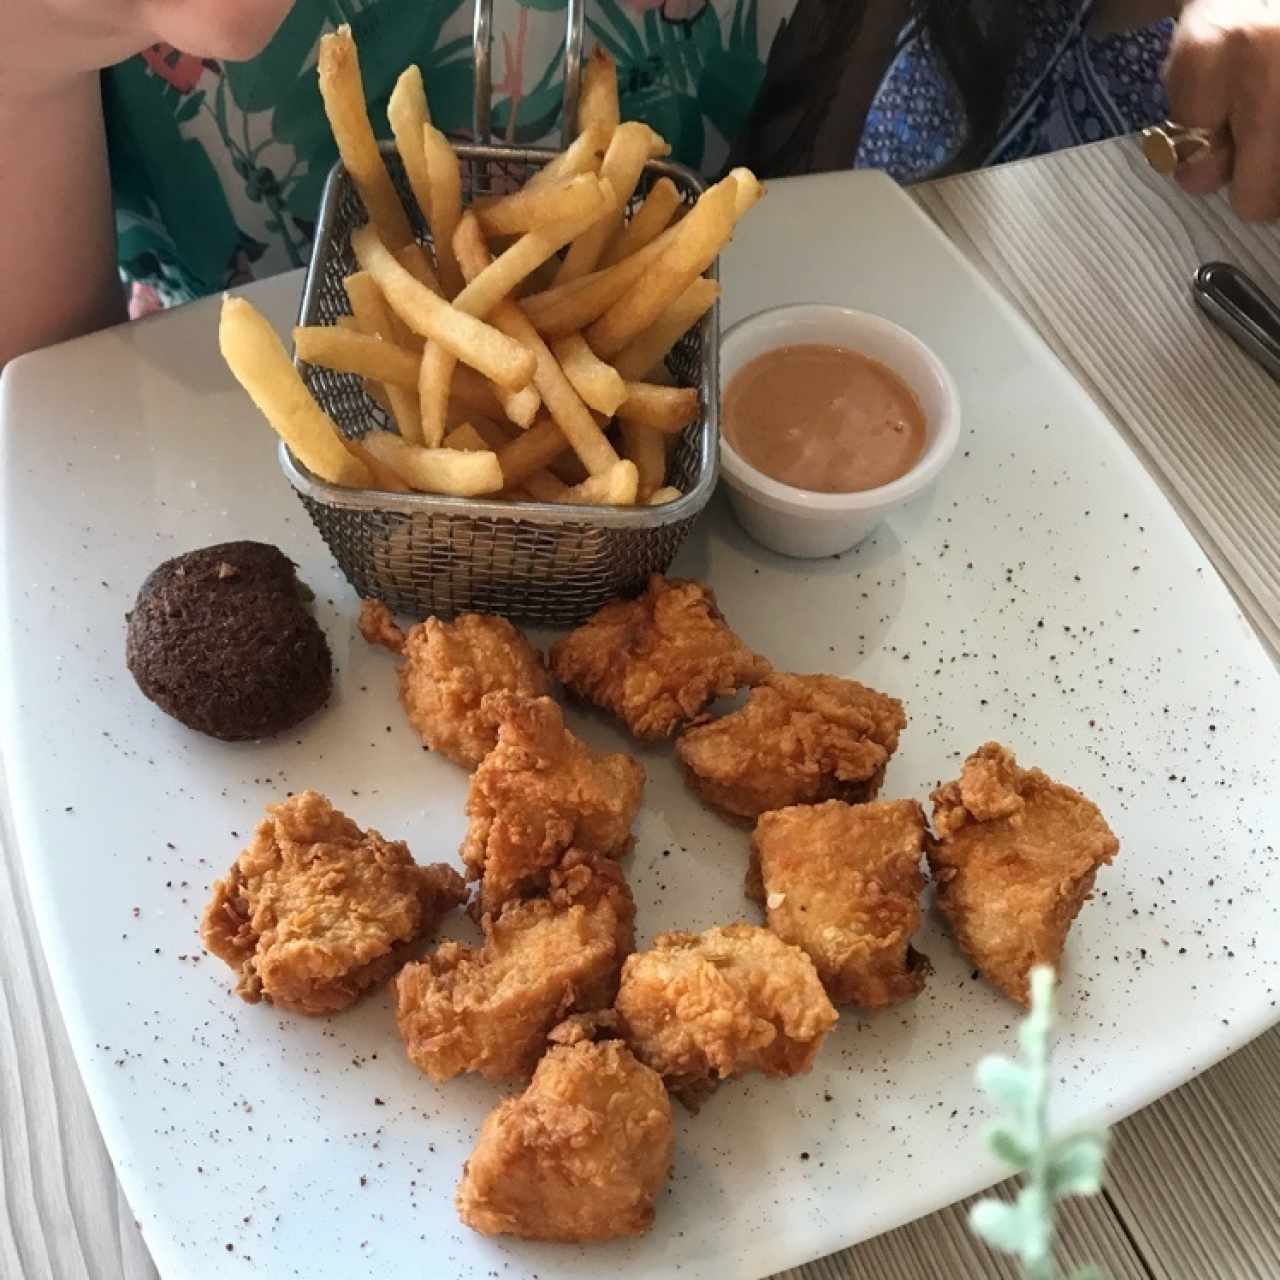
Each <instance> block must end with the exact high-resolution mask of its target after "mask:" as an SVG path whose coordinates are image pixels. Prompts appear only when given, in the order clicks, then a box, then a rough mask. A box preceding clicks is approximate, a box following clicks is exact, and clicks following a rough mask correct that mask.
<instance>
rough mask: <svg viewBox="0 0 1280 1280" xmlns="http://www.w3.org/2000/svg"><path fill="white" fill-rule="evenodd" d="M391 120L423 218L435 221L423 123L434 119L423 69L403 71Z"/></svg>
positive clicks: (392, 100) (390, 107) (391, 103)
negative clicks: (428, 103)
mask: <svg viewBox="0 0 1280 1280" xmlns="http://www.w3.org/2000/svg"><path fill="white" fill-rule="evenodd" d="M387 121H388V123H389V124H390V125H391V135H392V137H394V138H395V140H396V150H397V151H398V152H399V153H400V160H401V162H402V163H403V164H404V172H405V177H407V178H408V179H409V186H410V188H411V189H412V190H413V196H414V199H415V200H417V202H418V208H419V209H421V210H422V216H423V219H424V220H425V221H426V223H427V225H428V226H430V224H431V180H430V178H429V177H428V176H427V156H426V152H425V150H424V149H423V146H422V126H423V125H426V124H430V123H431V109H430V107H428V105H427V91H426V90H425V89H424V88H423V85H422V72H421V70H419V68H418V67H417V66H408V67H405V69H404V70H403V71H402V72H401V73H400V79H399V80H397V81H396V87H395V88H394V89H392V91H391V97H390V99H389V100H388V102H387Z"/></svg>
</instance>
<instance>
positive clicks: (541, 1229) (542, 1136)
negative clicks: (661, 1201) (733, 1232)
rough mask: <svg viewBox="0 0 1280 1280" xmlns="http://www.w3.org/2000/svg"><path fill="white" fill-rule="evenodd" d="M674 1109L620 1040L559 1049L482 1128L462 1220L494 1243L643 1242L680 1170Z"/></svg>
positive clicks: (465, 1183)
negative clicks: (675, 1158)
mask: <svg viewBox="0 0 1280 1280" xmlns="http://www.w3.org/2000/svg"><path fill="white" fill-rule="evenodd" d="M674 1141H675V1140H674V1133H673V1126H672V1122H671V1102H670V1100H669V1099H668V1097H667V1091H666V1090H665V1089H664V1088H663V1087H662V1079H661V1077H660V1076H659V1075H658V1074H657V1073H656V1072H654V1071H651V1070H650V1069H649V1068H648V1067H646V1066H643V1065H641V1063H639V1062H637V1061H636V1059H635V1057H634V1056H633V1055H632V1053H631V1051H630V1050H629V1049H628V1048H627V1046H626V1045H625V1044H623V1043H622V1042H621V1041H620V1040H607V1041H605V1042H604V1043H602V1044H594V1043H592V1042H591V1041H590V1040H589V1039H580V1040H578V1041H577V1042H576V1043H571V1044H557V1045H554V1046H553V1047H552V1048H551V1049H549V1050H548V1051H547V1054H546V1056H545V1057H544V1058H543V1059H542V1061H541V1062H539V1063H538V1069H537V1071H536V1072H535V1073H534V1076H533V1081H532V1083H531V1084H530V1085H529V1087H528V1088H527V1089H526V1090H525V1091H524V1093H523V1094H521V1095H520V1097H518V1098H508V1099H507V1100H506V1101H505V1102H500V1103H499V1104H498V1105H497V1107H495V1108H494V1110H493V1111H492V1112H490V1114H489V1117H488V1119H486V1120H485V1122H484V1126H483V1128H481V1130H480V1137H479V1139H478V1140H477V1142H476V1148H475V1150H474V1151H473V1152H472V1153H471V1158H470V1159H469V1160H468V1161H467V1163H466V1166H465V1167H464V1169H463V1171H462V1181H461V1182H460V1183H459V1185H458V1194H457V1206H458V1216H459V1217H460V1218H461V1219H462V1221H463V1222H464V1223H466V1225H467V1226H469V1227H471V1228H473V1229H474V1230H476V1231H479V1232H480V1233H481V1234H483V1235H486V1236H496V1235H511V1236H519V1237H521V1238H523V1239H526V1240H556V1241H561V1242H564V1243H575V1242H580V1241H587V1240H612V1239H616V1238H618V1237H621V1236H637V1235H642V1234H643V1233H644V1232H646V1231H648V1230H649V1228H650V1227H651V1226H652V1225H653V1205H654V1201H655V1200H656V1199H657V1196H658V1193H659V1192H660V1191H661V1190H662V1188H663V1187H664V1186H665V1185H666V1181H667V1178H668V1176H669V1175H670V1173H671V1154H672V1148H673V1146H674Z"/></svg>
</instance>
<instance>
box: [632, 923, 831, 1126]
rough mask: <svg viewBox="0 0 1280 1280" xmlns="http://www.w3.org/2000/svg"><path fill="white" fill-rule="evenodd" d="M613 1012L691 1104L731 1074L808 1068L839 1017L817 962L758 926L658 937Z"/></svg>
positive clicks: (636, 961) (641, 955) (645, 1057)
mask: <svg viewBox="0 0 1280 1280" xmlns="http://www.w3.org/2000/svg"><path fill="white" fill-rule="evenodd" d="M614 1008H615V1009H616V1010H617V1013H618V1022H619V1026H620V1027H621V1029H622V1032H623V1034H624V1035H625V1036H626V1038H627V1041H628V1043H629V1044H630V1045H631V1047H632V1049H634V1050H635V1053H636V1056H637V1057H638V1058H639V1059H640V1061H641V1062H644V1063H647V1064H648V1065H649V1066H651V1067H652V1068H653V1069H654V1070H655V1071H657V1072H659V1073H660V1074H661V1075H662V1076H663V1078H664V1079H665V1080H666V1082H667V1086H668V1088H670V1089H671V1091H672V1092H673V1093H674V1094H675V1095H676V1096H677V1097H679V1098H680V1099H681V1100H682V1101H684V1102H685V1103H686V1104H687V1105H688V1106H689V1107H690V1109H692V1110H696V1109H697V1106H698V1104H699V1103H700V1102H701V1100H702V1099H703V1098H705V1097H706V1095H707V1094H708V1093H710V1092H711V1090H712V1089H714V1087H715V1085H716V1083H717V1081H718V1080H722V1079H724V1078H725V1077H727V1076H734V1075H741V1074H743V1073H744V1072H747V1071H762V1072H764V1074H765V1075H769V1076H794V1075H800V1074H802V1073H804V1072H806V1071H808V1070H809V1068H810V1067H811V1066H812V1065H813V1059H814V1056H815V1055H816V1054H817V1052H818V1047H819V1046H820V1045H821V1044H822V1041H823V1038H824V1037H825V1036H826V1034H827V1032H828V1031H830V1030H831V1028H832V1027H833V1026H835V1022H836V1011H835V1009H833V1008H832V1006H831V1001H830V1000H829V999H828V998H827V994H826V992H825V991H823V989H822V983H821V982H819V981H818V974H817V972H816V970H815V969H814V967H813V961H812V960H810V959H809V957H808V956H807V955H805V953H804V952H803V951H801V950H800V948H799V947H793V946H791V945H789V944H788V943H786V942H783V941H782V939H781V938H779V937H777V936H776V935H775V934H773V933H770V932H769V930H768V929H761V928H759V927H758V926H756V925H750V924H730V925H725V926H723V927H717V928H714V929H708V930H707V931H706V932H705V933H702V934H696V933H661V934H659V935H658V936H657V937H656V938H655V939H654V942H653V949H652V950H651V951H642V952H637V953H636V954H635V955H633V956H629V957H628V958H627V962H626V964H624V965H623V966H622V984H621V986H620V987H619V988H618V998H617V1000H616V1001H615V1002H614Z"/></svg>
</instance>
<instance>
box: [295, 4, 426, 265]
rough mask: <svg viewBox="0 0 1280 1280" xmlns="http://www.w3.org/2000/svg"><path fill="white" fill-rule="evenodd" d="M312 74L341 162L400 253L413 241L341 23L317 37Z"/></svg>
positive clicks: (349, 40) (384, 235)
mask: <svg viewBox="0 0 1280 1280" xmlns="http://www.w3.org/2000/svg"><path fill="white" fill-rule="evenodd" d="M316 71H317V74H318V76H319V80H320V97H321V98H322V99H323V100H324V111H325V115H327V116H328V117H329V127H330V128H331V129H332V130H333V139H334V141H335V142H336V143H337V145H338V154H339V155H340V156H341V157H342V163H343V164H344V165H345V166H346V169H347V172H348V173H349V174H350V175H351V180H352V181H353V182H354V183H355V185H356V190H357V191H359V193H360V198H361V200H363V201H364V204H365V208H366V209H368V210H369V216H370V218H372V220H373V222H374V224H375V225H376V226H377V228H378V230H379V232H380V233H381V237H382V239H383V241H384V242H385V243H386V244H387V245H389V246H390V247H391V248H392V249H399V248H400V247H401V246H402V245H406V244H408V243H410V241H412V239H413V230H412V228H411V227H410V226H409V218H408V215H407V214H406V213H405V211H404V206H403V205H402V204H401V203H400V197H399V195H398V194H397V193H396V189H395V186H394V185H393V183H392V181H391V175H390V174H389V173H388V172H387V166H386V165H385V164H384V163H383V160H382V153H381V152H380V151H379V150H378V143H377V140H376V139H375V138H374V136H373V126H372V125H371V124H370V123H369V113H368V111H367V110H366V109H365V98H364V81H363V80H362V79H361V76H360V60H359V57H358V56H357V54H356V45H355V41H354V40H353V39H352V38H351V28H350V27H349V26H348V25H347V24H346V23H345V22H344V23H343V24H342V26H340V27H339V28H338V29H337V31H334V32H330V33H328V34H327V35H323V36H321V37H320V54H319V60H318V62H317V64H316Z"/></svg>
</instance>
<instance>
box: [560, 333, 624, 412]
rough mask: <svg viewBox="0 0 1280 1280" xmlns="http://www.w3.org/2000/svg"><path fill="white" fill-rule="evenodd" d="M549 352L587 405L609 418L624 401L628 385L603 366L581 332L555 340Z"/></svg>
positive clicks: (616, 372)
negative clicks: (558, 362)
mask: <svg viewBox="0 0 1280 1280" xmlns="http://www.w3.org/2000/svg"><path fill="white" fill-rule="evenodd" d="M551 350H552V353H553V354H554V355H555V358H556V359H557V360H559V361H560V367H561V368H562V369H563V370H564V376H565V377H566V378H568V379H569V382H570V383H571V384H572V386H573V389H574V390H575V391H576V392H577V393H578V394H579V395H580V396H581V397H582V399H583V400H584V401H585V403H586V404H587V406H588V407H589V408H592V409H594V410H595V411H596V412H597V413H602V414H604V416H605V417H606V418H612V417H613V415H614V414H615V413H617V411H618V406H619V405H620V404H621V403H622V402H623V401H624V400H625V399H626V398H627V386H626V383H624V382H623V380H622V377H621V375H620V374H619V373H618V371H617V370H616V369H614V368H613V367H612V366H610V365H607V364H605V362H604V361H603V360H601V359H600V358H599V357H598V356H597V355H596V353H595V352H594V351H592V350H591V348H590V347H589V346H587V340H586V339H585V338H584V337H583V336H582V334H580V333H574V334H570V335H569V337H567V338H559V339H557V340H556V341H555V342H553V343H552V344H551Z"/></svg>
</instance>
